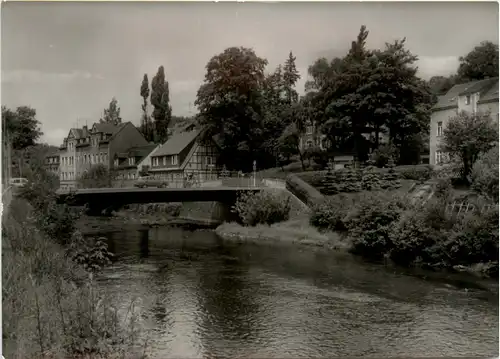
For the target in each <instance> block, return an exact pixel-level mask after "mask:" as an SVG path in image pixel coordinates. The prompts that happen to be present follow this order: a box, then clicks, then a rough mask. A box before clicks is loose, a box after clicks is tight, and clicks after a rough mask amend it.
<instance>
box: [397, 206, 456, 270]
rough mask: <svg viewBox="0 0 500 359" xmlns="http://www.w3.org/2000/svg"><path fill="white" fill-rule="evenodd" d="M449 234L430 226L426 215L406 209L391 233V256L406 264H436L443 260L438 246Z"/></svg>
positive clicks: (401, 263)
mask: <svg viewBox="0 0 500 359" xmlns="http://www.w3.org/2000/svg"><path fill="white" fill-rule="evenodd" d="M447 235H448V232H447V231H446V230H443V229H437V228H433V227H431V226H429V225H428V223H427V218H426V216H425V215H423V214H421V213H415V211H413V210H409V211H406V212H405V213H404V214H403V215H402V216H401V218H400V220H399V221H397V222H396V223H395V224H394V226H393V227H392V229H391V231H390V233H389V237H390V241H391V246H392V249H391V251H390V258H391V260H392V261H393V262H395V263H397V264H400V265H404V266H409V265H412V264H435V263H436V262H439V261H440V260H442V253H439V252H440V251H439V250H438V249H437V248H436V246H437V245H439V244H440V243H442V242H443V241H444V240H445V239H446V237H447Z"/></svg>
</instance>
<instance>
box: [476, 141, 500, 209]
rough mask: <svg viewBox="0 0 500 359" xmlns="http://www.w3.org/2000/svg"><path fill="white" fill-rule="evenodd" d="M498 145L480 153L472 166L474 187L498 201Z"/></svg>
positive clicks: (480, 192)
mask: <svg viewBox="0 0 500 359" xmlns="http://www.w3.org/2000/svg"><path fill="white" fill-rule="evenodd" d="M498 162H499V159H498V145H496V146H495V147H493V148H492V149H490V150H489V151H488V152H486V153H483V154H481V155H480V157H479V159H478V161H477V162H476V163H474V165H473V166H472V172H471V182H472V189H473V190H474V191H476V192H477V193H479V194H481V195H483V196H486V197H488V198H490V199H491V200H493V201H494V202H496V203H498V182H499V179H498V172H499V168H498Z"/></svg>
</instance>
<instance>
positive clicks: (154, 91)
mask: <svg viewBox="0 0 500 359" xmlns="http://www.w3.org/2000/svg"><path fill="white" fill-rule="evenodd" d="M169 103H170V95H169V89H168V82H167V81H166V80H165V69H164V68H163V66H160V67H159V68H158V72H157V73H156V75H155V76H154V77H153V80H152V81H151V104H152V105H153V107H154V110H153V118H154V120H155V122H154V126H155V130H156V138H155V141H156V142H160V143H163V142H165V141H167V137H168V125H169V123H170V120H171V119H172V107H171V106H170V104H169Z"/></svg>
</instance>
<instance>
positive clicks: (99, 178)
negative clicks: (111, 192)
mask: <svg viewBox="0 0 500 359" xmlns="http://www.w3.org/2000/svg"><path fill="white" fill-rule="evenodd" d="M112 179H113V176H112V174H111V173H110V172H109V170H108V169H107V167H106V166H105V165H103V164H102V163H98V164H96V165H92V166H91V167H90V168H89V169H88V170H87V171H86V172H84V173H83V174H82V175H81V176H80V178H79V179H78V186H79V187H81V188H108V187H111V186H112Z"/></svg>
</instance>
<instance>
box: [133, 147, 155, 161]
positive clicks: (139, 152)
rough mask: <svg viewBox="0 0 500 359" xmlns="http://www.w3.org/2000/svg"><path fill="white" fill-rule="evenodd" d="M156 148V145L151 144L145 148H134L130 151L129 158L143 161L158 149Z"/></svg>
mask: <svg viewBox="0 0 500 359" xmlns="http://www.w3.org/2000/svg"><path fill="white" fill-rule="evenodd" d="M156 146H157V145H156V144H149V145H145V146H138V147H132V148H130V149H129V150H128V156H129V157H136V158H137V157H140V158H141V159H142V158H143V157H146V156H147V155H149V154H150V153H151V152H152V151H153V150H154V149H155V148H156Z"/></svg>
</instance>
